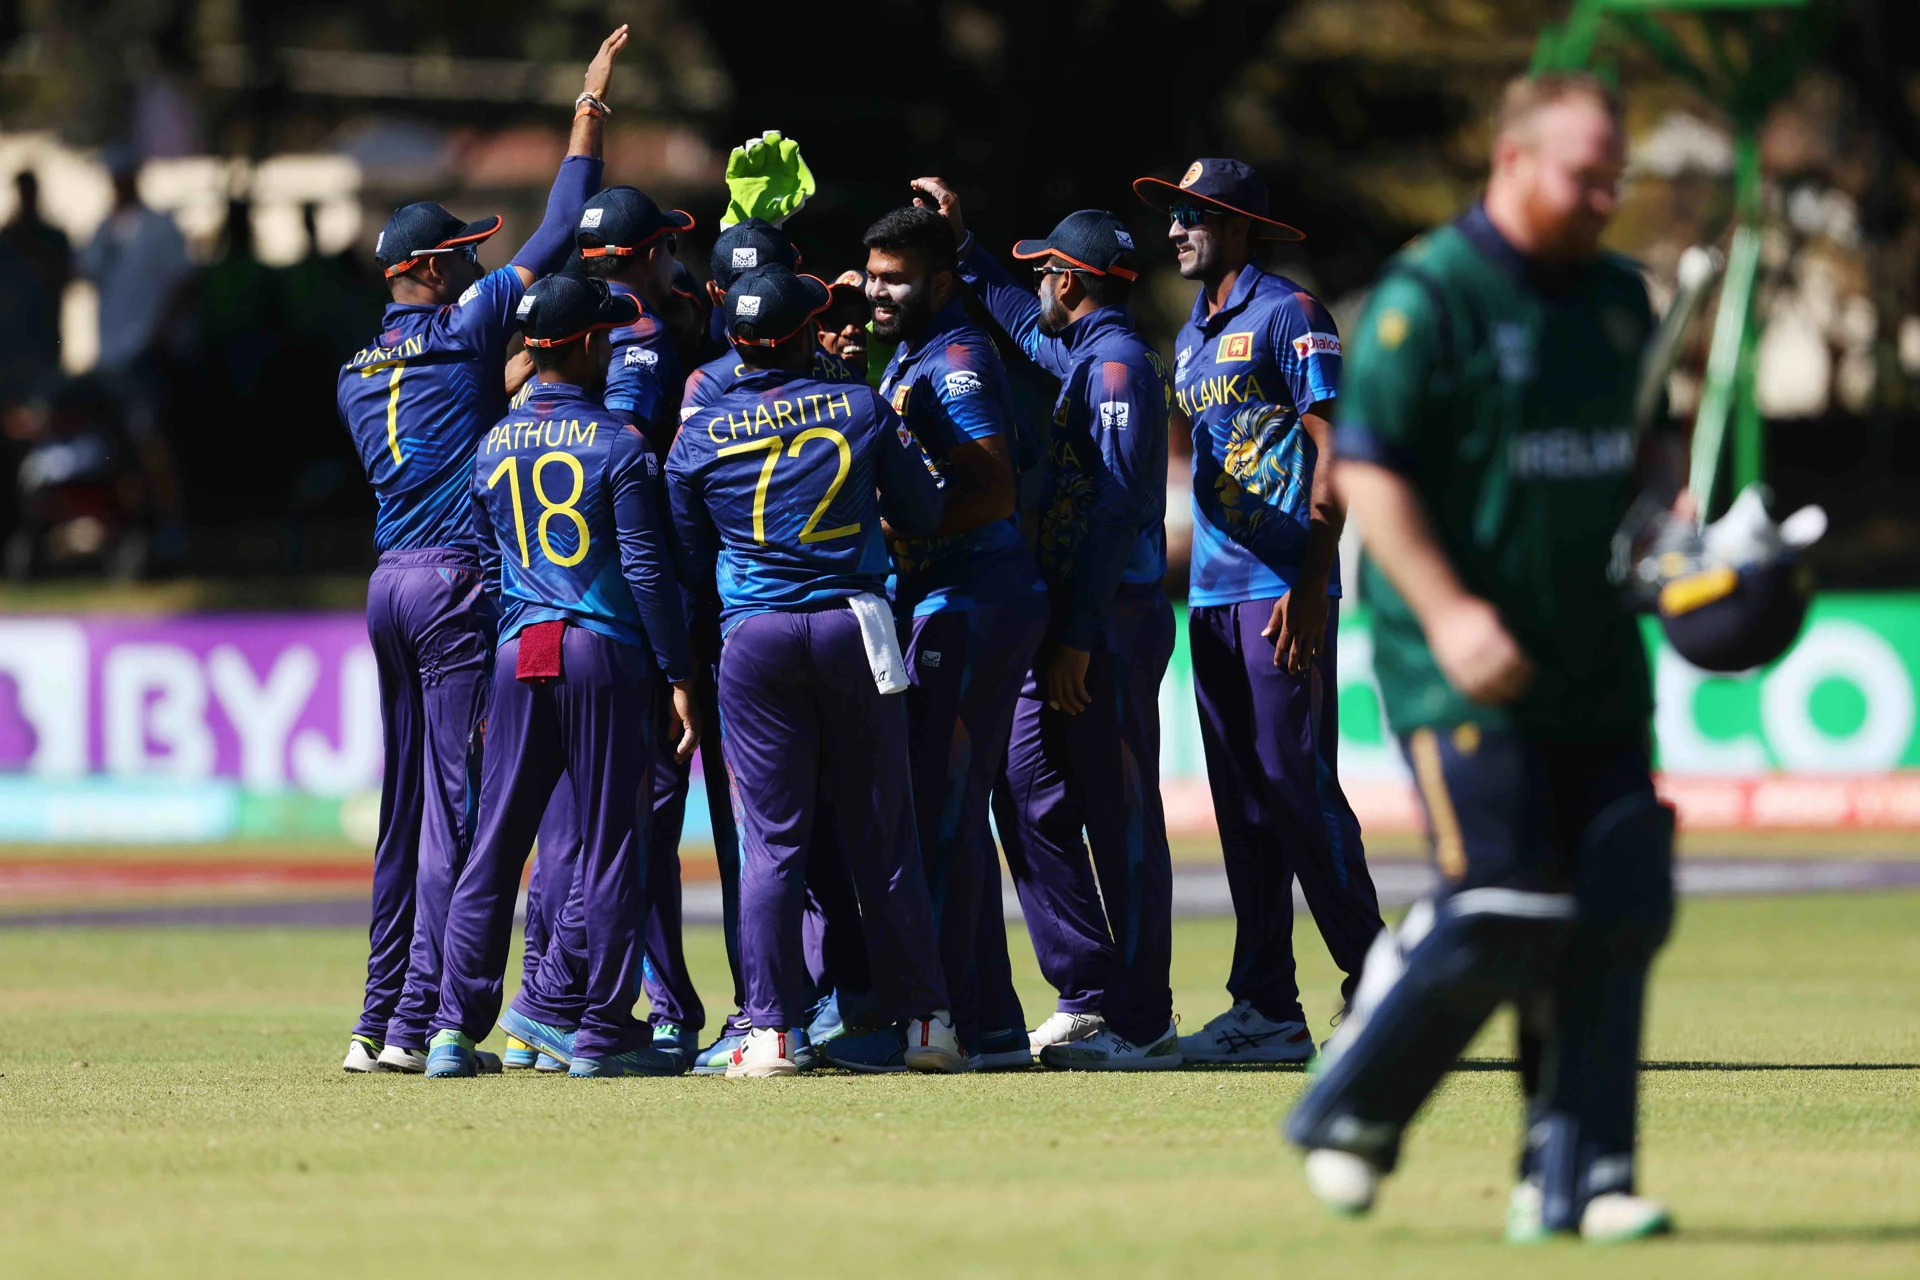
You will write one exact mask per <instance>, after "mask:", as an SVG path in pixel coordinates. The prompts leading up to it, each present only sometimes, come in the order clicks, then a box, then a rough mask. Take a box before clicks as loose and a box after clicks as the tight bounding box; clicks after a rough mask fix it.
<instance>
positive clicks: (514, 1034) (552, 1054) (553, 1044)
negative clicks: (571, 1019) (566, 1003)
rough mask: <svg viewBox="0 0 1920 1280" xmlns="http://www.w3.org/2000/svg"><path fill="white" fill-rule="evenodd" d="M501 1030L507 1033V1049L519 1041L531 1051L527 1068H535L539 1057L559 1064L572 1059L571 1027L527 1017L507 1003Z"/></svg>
mask: <svg viewBox="0 0 1920 1280" xmlns="http://www.w3.org/2000/svg"><path fill="white" fill-rule="evenodd" d="M500 1030H501V1031H503V1032H505V1033H506V1036H507V1047H508V1048H509V1049H511V1048H512V1047H513V1044H514V1042H515V1041H518V1042H519V1043H521V1044H523V1045H525V1046H526V1047H527V1048H529V1049H531V1050H533V1051H534V1055H535V1060H534V1061H531V1062H529V1063H527V1064H526V1065H528V1066H530V1067H538V1066H539V1065H540V1064H539V1061H538V1060H539V1058H541V1057H547V1058H552V1059H554V1060H555V1061H557V1062H560V1063H562V1064H565V1063H570V1062H572V1061H573V1030H572V1028H569V1027H562V1026H557V1025H555V1024H554V1023H551V1022H541V1021H540V1020H539V1019H538V1018H529V1017H528V1016H527V1015H526V1014H524V1013H522V1012H520V1011H519V1010H518V1009H515V1008H513V1007H512V1006H508V1008H507V1010H506V1012H505V1013H502V1014H501V1015H500Z"/></svg>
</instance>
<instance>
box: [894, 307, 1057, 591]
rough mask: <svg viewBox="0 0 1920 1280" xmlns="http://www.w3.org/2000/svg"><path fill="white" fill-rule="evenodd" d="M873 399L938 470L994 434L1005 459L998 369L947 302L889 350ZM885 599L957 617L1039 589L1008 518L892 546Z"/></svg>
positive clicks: (1007, 426) (1008, 426) (1009, 403)
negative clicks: (891, 580) (892, 572)
mask: <svg viewBox="0 0 1920 1280" xmlns="http://www.w3.org/2000/svg"><path fill="white" fill-rule="evenodd" d="M880 394H881V395H882V396H884V397H885V398H886V400H887V402H888V403H889V404H891V405H892V406H893V410H894V412H895V413H897V414H899V415H900V418H901V420H902V421H903V422H905V423H906V426H907V430H908V431H910V432H911V433H912V434H913V437H914V439H916V440H918V441H919V443H920V447H921V448H922V449H924V450H925V451H926V454H927V456H928V457H929V458H931V459H932V460H933V464H934V467H935V469H936V470H937V471H942V472H944V469H945V466H946V461H947V456H948V455H949V454H950V453H951V452H952V451H953V450H954V449H956V448H958V447H959V446H961V445H963V444H966V443H968V442H969V441H978V440H987V439H991V438H992V437H994V436H999V437H1000V438H1001V439H1002V440H1003V441H1004V442H1005V444H1006V450H1007V456H1008V457H1009V459H1011V458H1012V457H1013V455H1014V451H1015V448H1016V446H1017V442H1018V438H1019V428H1018V426H1017V424H1016V422H1015V420H1014V409H1013V398H1012V395H1011V394H1010V393H1009V391H1008V389H1007V372H1006V369H1005V368H1004V367H1002V365H1001V363H1000V353H999V352H997V351H995V350H994V349H993V342H992V340H991V339H989V338H988V337H987V335H986V333H985V332H984V331H982V330H981V329H980V328H979V327H978V326H977V325H975V324H974V323H973V322H972V321H970V320H968V319H967V315H966V312H965V311H963V310H962V309H961V307H960V304H959V303H958V302H952V303H949V304H948V305H947V307H946V309H945V310H944V311H942V312H941V313H940V314H939V315H937V316H935V317H934V320H933V324H932V325H931V327H929V329H928V330H927V332H926V333H925V334H923V335H922V336H921V337H920V338H919V339H918V340H917V341H915V342H911V343H907V342H903V343H901V344H900V345H899V346H898V347H895V348H894V351H893V358H892V359H891V360H889V361H888V362H887V371H886V374H885V376H884V377H883V378H882V379H881V381H880ZM893 552H894V558H895V560H896V562H897V565H898V569H899V574H898V578H897V581H896V585H895V591H894V603H895V606H896V607H897V608H899V609H902V610H906V611H910V612H911V613H912V614H913V616H915V617H920V616H923V615H926V614H933V613H947V612H960V611H964V610H968V609H972V608H973V607H974V606H975V605H985V604H1000V603H1004V602H1006V601H1008V600H1012V599H1014V598H1016V597H1018V596H1022V595H1027V594H1030V593H1032V592H1036V591H1040V590H1044V587H1043V585H1042V583H1041V580H1040V574H1039V571H1038V569H1037V568H1036V567H1035V565H1034V559H1033V550H1032V548H1030V547H1029V546H1028V545H1027V540H1026V536H1025V535H1024V534H1023V533H1021V531H1020V522H1019V519H1018V518H1017V516H1014V515H1009V516H1007V517H1006V518H1005V519H1003V520H995V521H993V522H991V523H989V524H986V525H983V526H982V527H980V528H978V529H974V530H972V531H970V532H968V533H960V534H952V535H949V536H947V537H942V538H932V539H927V538H917V539H907V540H904V541H900V542H896V543H895V544H894V548H893Z"/></svg>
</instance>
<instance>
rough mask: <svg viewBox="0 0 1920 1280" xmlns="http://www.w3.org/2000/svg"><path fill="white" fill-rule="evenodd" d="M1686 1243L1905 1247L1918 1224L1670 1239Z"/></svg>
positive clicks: (1694, 1231)
mask: <svg viewBox="0 0 1920 1280" xmlns="http://www.w3.org/2000/svg"><path fill="white" fill-rule="evenodd" d="M1674 1238H1675V1239H1676V1240H1681V1241H1685V1242H1686V1243H1687V1244H1909V1243H1912V1242H1914V1241H1920V1222H1868V1223H1853V1224H1843V1223H1834V1224H1831V1225H1829V1224H1825V1223H1795V1224H1793V1225H1790V1226H1781V1227H1690V1226H1687V1225H1686V1223H1685V1222H1682V1223H1681V1226H1680V1233H1679V1234H1678V1235H1677V1236H1675V1237H1674Z"/></svg>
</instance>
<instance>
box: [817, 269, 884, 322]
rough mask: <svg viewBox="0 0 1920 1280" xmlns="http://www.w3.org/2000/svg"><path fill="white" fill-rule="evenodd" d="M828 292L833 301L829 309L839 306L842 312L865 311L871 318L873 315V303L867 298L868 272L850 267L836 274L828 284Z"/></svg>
mask: <svg viewBox="0 0 1920 1280" xmlns="http://www.w3.org/2000/svg"><path fill="white" fill-rule="evenodd" d="M827 292H828V293H829V294H831V295H832V297H833V302H832V305H831V307H830V308H829V309H834V308H837V309H838V310H840V311H841V312H854V311H860V312H864V313H865V314H866V315H867V317H868V318H869V319H871V318H872V317H873V303H871V302H869V301H868V300H867V273H866V272H864V271H860V270H855V269H852V268H849V269H848V270H846V271H842V272H841V273H840V274H839V275H837V276H835V277H834V278H833V279H832V280H831V281H830V282H828V284H827Z"/></svg>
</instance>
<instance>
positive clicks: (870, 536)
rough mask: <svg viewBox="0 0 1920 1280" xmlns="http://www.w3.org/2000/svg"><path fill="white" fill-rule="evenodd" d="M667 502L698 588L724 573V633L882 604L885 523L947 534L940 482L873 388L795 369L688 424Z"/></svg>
mask: <svg viewBox="0 0 1920 1280" xmlns="http://www.w3.org/2000/svg"><path fill="white" fill-rule="evenodd" d="M667 489H668V492H669V493H670V494H671V496H672V502H673V519H674V527H675V528H676V530H677V531H678V533H679V536H680V542H681V545H682V546H683V547H684V548H685V549H686V557H687V572H688V575H689V577H690V578H691V579H692V580H693V581H701V580H703V579H704V578H705V576H706V575H707V574H708V573H709V572H712V573H713V575H714V577H715V579H716V582H717V585H718V588H719V595H720V620H721V626H722V627H723V628H731V627H732V626H733V625H734V624H735V623H737V622H739V621H740V620H741V619H742V618H747V617H751V616H752V615H754V614H756V613H766V612H769V611H780V610H792V609H805V608H810V607H817V606H819V605H821V604H823V603H827V602H831V601H833V600H836V599H845V598H847V597H849V596H855V595H864V594H869V593H871V594H877V595H885V593H886V581H887V575H888V572H889V571H890V569H891V567H892V565H891V562H890V561H889V559H888V556H887V545H886V540H885V538H884V537H882V535H881V532H880V517H881V515H882V513H884V514H885V515H886V518H887V520H888V522H889V523H891V524H892V525H893V526H894V527H895V529H897V530H901V531H915V530H921V531H923V530H927V529H932V528H935V527H937V526H938V525H939V523H940V482H939V480H938V479H937V478H936V477H935V475H934V473H933V470H932V468H931V467H930V466H929V464H928V461H927V458H926V456H925V454H923V453H922V452H921V450H920V448H919V446H918V445H917V444H916V443H915V442H914V439H913V437H912V435H910V434H909V433H908V431H907V430H906V428H905V427H903V426H902V425H901V423H900V419H899V418H898V417H896V416H895V415H894V412H893V410H891V409H889V408H888V407H887V405H886V402H885V401H883V400H881V399H880V398H879V397H878V396H877V395H875V394H874V392H873V390H872V388H870V387H866V386H862V385H860V384H858V383H846V382H824V381H822V380H820V379H818V378H815V377H813V376H811V374H805V373H794V372H788V371H784V370H750V371H749V372H748V373H747V374H746V375H745V376H744V377H742V378H740V379H739V381H738V382H737V383H736V384H735V385H734V388H733V389H732V390H731V391H729V392H727V393H726V394H725V395H723V396H721V397H720V398H719V399H717V400H715V401H714V402H713V403H712V404H710V405H707V406H706V407H705V408H702V409H699V410H697V411H696V412H695V413H694V414H693V415H692V416H691V417H689V418H687V419H686V420H685V421H684V422H682V423H681V424H680V434H679V435H678V436H677V437H676V438H675V439H674V442H673V450H672V452H671V453H670V454H669V455H668V457H667ZM876 491H877V492H878V497H877V498H876V496H875V494H876ZM716 562H717V565H716Z"/></svg>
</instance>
